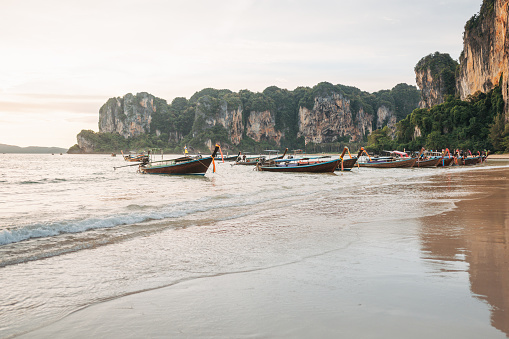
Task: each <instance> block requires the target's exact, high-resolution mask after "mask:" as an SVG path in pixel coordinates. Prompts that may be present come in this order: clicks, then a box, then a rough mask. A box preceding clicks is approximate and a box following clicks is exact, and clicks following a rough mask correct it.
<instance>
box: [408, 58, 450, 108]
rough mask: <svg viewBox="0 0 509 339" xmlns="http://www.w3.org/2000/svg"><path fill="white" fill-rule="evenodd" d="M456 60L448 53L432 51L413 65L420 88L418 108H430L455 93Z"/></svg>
mask: <svg viewBox="0 0 509 339" xmlns="http://www.w3.org/2000/svg"><path fill="white" fill-rule="evenodd" d="M457 65H458V64H457V62H456V61H454V60H453V59H452V58H451V56H450V55H449V54H441V53H438V52H436V53H434V54H430V55H428V56H426V57H424V58H422V59H421V60H420V61H419V62H418V63H417V65H416V66H415V69H414V71H415V81H416V83H417V86H418V87H419V89H420V90H421V101H420V102H419V108H431V107H433V106H435V105H440V104H441V103H443V102H444V101H445V97H446V95H454V94H455V71H456V67H457Z"/></svg>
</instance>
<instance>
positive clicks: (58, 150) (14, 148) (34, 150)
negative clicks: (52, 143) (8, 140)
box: [0, 144, 67, 153]
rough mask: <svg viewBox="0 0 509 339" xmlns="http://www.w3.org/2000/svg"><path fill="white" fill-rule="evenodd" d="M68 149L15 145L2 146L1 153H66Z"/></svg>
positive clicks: (0, 147)
mask: <svg viewBox="0 0 509 339" xmlns="http://www.w3.org/2000/svg"><path fill="white" fill-rule="evenodd" d="M66 152H67V149H66V148H60V147H41V146H28V147H19V146H13V145H6V144H0V153H66Z"/></svg>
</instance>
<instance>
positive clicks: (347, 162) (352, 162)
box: [336, 158, 357, 171]
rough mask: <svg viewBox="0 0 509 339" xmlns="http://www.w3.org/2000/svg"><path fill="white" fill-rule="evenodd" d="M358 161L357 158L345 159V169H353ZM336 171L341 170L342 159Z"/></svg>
mask: <svg viewBox="0 0 509 339" xmlns="http://www.w3.org/2000/svg"><path fill="white" fill-rule="evenodd" d="M356 163H357V158H351V159H344V160H343V171H349V170H351V169H352V168H353V167H354V166H355V164H356ZM336 171H341V161H340V162H339V165H338V167H337V168H336Z"/></svg>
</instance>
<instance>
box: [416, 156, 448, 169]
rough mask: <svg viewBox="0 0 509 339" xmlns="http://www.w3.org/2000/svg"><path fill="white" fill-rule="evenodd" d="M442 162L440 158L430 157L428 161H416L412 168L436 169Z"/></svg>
mask: <svg viewBox="0 0 509 339" xmlns="http://www.w3.org/2000/svg"><path fill="white" fill-rule="evenodd" d="M441 161H442V157H440V158H439V157H432V158H428V159H418V160H417V161H416V162H415V165H414V167H436V166H438V163H439V162H441Z"/></svg>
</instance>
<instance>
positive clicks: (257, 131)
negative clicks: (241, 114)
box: [246, 111, 284, 145]
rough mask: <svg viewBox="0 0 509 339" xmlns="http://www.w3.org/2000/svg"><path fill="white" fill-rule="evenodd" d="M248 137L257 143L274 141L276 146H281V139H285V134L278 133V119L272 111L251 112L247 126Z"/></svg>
mask: <svg viewBox="0 0 509 339" xmlns="http://www.w3.org/2000/svg"><path fill="white" fill-rule="evenodd" d="M246 135H247V136H248V137H250V138H251V139H253V140H255V141H257V142H260V141H262V140H266V141H274V142H275V143H276V145H280V144H281V138H282V137H284V133H282V132H281V131H276V119H275V117H274V114H272V113H271V112H270V111H264V112H256V111H251V112H250V113H249V118H248V121H247V125H246Z"/></svg>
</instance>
